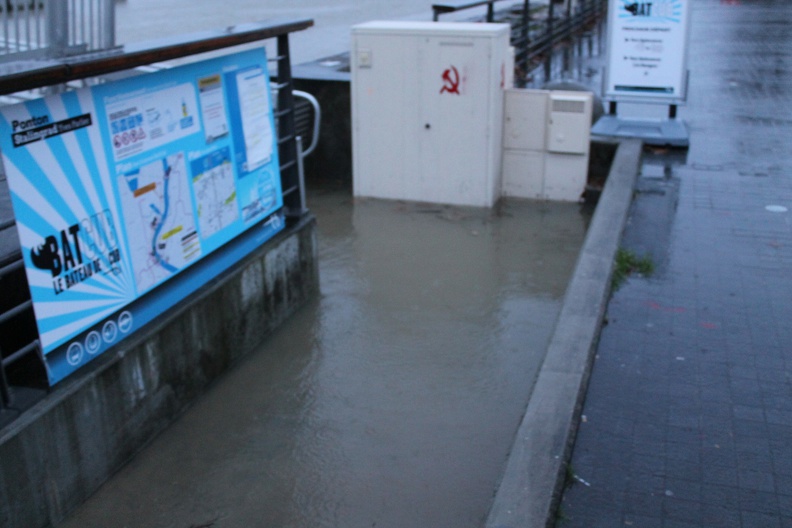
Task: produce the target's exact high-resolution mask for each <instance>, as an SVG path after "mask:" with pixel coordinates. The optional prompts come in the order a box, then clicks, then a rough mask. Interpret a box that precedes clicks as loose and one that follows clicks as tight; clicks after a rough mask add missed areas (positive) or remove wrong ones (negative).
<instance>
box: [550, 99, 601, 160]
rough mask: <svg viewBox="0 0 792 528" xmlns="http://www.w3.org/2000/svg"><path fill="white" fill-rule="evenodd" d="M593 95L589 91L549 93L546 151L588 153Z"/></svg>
mask: <svg viewBox="0 0 792 528" xmlns="http://www.w3.org/2000/svg"><path fill="white" fill-rule="evenodd" d="M591 106H592V96H591V94H590V93H588V92H551V93H550V115H549V118H548V123H547V135H548V138H547V139H548V141H547V150H548V152H559V153H564V154H588V151H589V141H590V137H591Z"/></svg>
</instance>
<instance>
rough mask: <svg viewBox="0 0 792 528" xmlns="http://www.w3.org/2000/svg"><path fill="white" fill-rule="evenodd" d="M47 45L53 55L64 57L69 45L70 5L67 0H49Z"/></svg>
mask: <svg viewBox="0 0 792 528" xmlns="http://www.w3.org/2000/svg"><path fill="white" fill-rule="evenodd" d="M46 13H47V46H48V48H49V54H50V56H51V57H62V56H64V55H65V54H66V48H67V47H68V46H69V6H68V5H67V2H66V0H47V3H46Z"/></svg>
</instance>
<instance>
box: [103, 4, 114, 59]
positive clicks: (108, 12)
mask: <svg viewBox="0 0 792 528" xmlns="http://www.w3.org/2000/svg"><path fill="white" fill-rule="evenodd" d="M102 9H103V11H102V29H103V33H102V41H101V44H100V45H101V47H102V49H110V48H112V47H113V46H115V30H116V16H115V2H114V0H103V5H102Z"/></svg>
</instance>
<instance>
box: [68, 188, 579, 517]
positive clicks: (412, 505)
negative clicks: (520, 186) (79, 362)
mask: <svg viewBox="0 0 792 528" xmlns="http://www.w3.org/2000/svg"><path fill="white" fill-rule="evenodd" d="M309 206H310V207H311V210H312V211H313V212H314V213H315V215H316V216H317V219H318V225H319V247H320V277H321V295H320V298H319V299H317V300H316V301H315V302H314V303H312V304H311V305H309V306H307V307H305V308H304V309H302V310H301V311H299V312H298V313H297V314H296V315H295V316H294V317H293V318H291V319H290V320H289V321H287V322H286V323H285V324H284V325H283V326H282V327H281V328H280V329H279V331H278V332H277V333H276V334H275V335H274V336H273V337H272V338H271V339H269V340H268V341H267V342H265V343H264V344H262V346H261V347H260V348H259V349H258V350H256V351H255V352H254V353H253V354H251V355H250V356H248V357H247V358H246V359H245V360H244V361H242V362H241V363H239V364H238V365H237V366H236V367H235V368H234V369H233V370H232V371H231V372H230V373H229V374H228V375H226V376H225V377H223V378H222V379H221V380H219V381H218V382H217V383H216V384H215V386H214V387H213V388H212V389H211V390H210V391H209V392H208V393H207V394H206V395H205V396H204V397H202V398H201V399H200V400H199V401H198V402H196V404H195V405H194V406H193V407H192V408H191V409H190V410H189V411H188V412H187V413H186V414H185V415H184V416H183V417H182V418H181V419H180V420H178V421H177V422H176V423H175V424H174V425H172V426H171V427H170V428H169V429H168V430H166V431H165V432H164V433H163V434H162V435H161V436H160V437H159V438H157V439H156V440H155V441H154V442H153V443H152V444H151V445H150V446H149V447H148V448H147V449H145V450H144V451H143V452H142V453H140V454H139V455H138V456H137V457H136V458H135V459H134V460H133V461H132V462H131V463H130V464H129V465H128V466H127V467H126V468H124V469H123V470H122V471H121V472H120V473H119V474H118V475H117V476H116V477H114V478H113V479H112V480H111V481H110V482H108V483H107V484H106V485H105V486H104V487H103V488H102V489H101V490H100V491H99V493H97V494H96V495H95V496H94V497H93V498H92V499H90V500H89V501H88V502H87V503H86V504H84V505H83V506H82V507H81V508H79V509H78V511H76V512H75V513H74V515H73V516H72V518H71V519H70V520H68V522H66V523H64V524H63V525H62V526H64V527H67V528H73V527H81V528H84V527H99V526H127V527H138V526H140V527H147V528H152V527H185V528H186V527H191V526H192V527H197V526H217V527H220V526H222V527H243V526H244V527H250V526H273V527H275V526H277V527H285V526H290V527H322V526H327V527H339V526H345V527H347V526H348V527H358V526H360V527H372V526H376V527H380V528H381V527H399V528H402V527H405V526H432V527H448V528H460V527H468V526H470V527H475V526H481V525H482V523H483V522H484V520H485V518H486V515H487V513H488V510H489V507H490V504H491V500H492V497H493V493H494V491H495V489H496V486H497V484H498V482H499V480H500V477H501V474H502V471H503V468H504V465H505V461H506V456H507V455H508V452H509V449H510V447H511V445H512V442H513V438H514V434H515V431H516V429H517V427H518V425H519V423H520V419H521V417H522V414H523V412H524V410H525V406H526V404H527V401H528V398H529V396H530V393H531V388H532V384H533V380H534V378H535V376H536V373H537V370H538V368H539V366H540V364H541V361H542V359H543V356H544V351H545V347H546V345H547V342H548V340H549V338H550V335H551V333H552V331H553V328H554V321H555V319H556V317H557V314H558V312H559V310H560V306H561V301H562V297H563V295H564V291H565V288H566V284H567V282H568V279H569V277H570V275H571V273H572V271H573V267H574V264H575V260H576V257H577V254H578V251H579V248H580V246H581V244H582V241H583V238H584V236H585V230H586V226H587V223H588V221H589V217H590V212H589V211H587V210H585V209H582V208H581V206H580V205H577V204H548V203H539V202H528V201H525V202H519V201H514V202H507V203H505V204H503V205H502V206H501V207H499V208H498V209H496V210H493V211H490V210H486V209H476V208H464V207H447V206H436V205H429V204H414V203H402V202H389V201H378V200H365V201H356V202H353V199H352V197H351V193H350V191H349V189H314V190H312V192H311V193H310V194H309Z"/></svg>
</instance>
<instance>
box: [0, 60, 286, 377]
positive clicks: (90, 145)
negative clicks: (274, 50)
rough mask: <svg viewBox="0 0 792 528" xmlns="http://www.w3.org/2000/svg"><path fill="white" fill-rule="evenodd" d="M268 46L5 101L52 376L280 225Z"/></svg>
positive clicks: (9, 170) (17, 204)
mask: <svg viewBox="0 0 792 528" xmlns="http://www.w3.org/2000/svg"><path fill="white" fill-rule="evenodd" d="M266 65H267V61H266V54H265V51H264V50H263V49H261V50H251V51H246V52H243V53H238V54H234V55H228V56H225V57H220V58H216V59H211V60H207V61H203V62H198V63H194V64H189V65H186V66H181V67H178V68H173V69H167V70H162V71H160V72H156V73H152V74H147V75H140V76H136V77H131V78H127V79H123V80H121V81H118V82H109V83H105V84H100V85H97V86H94V87H90V88H84V89H80V90H76V91H72V92H66V93H62V94H58V95H53V96H50V97H47V98H43V99H38V100H34V101H29V102H25V103H21V104H18V105H14V106H9V107H4V108H2V109H0V149H2V160H3V165H4V168H5V173H6V175H7V179H8V184H9V188H10V191H11V199H12V203H13V207H14V212H15V216H16V220H17V227H18V231H19V238H20V244H21V249H22V255H23V258H24V262H25V270H26V274H27V279H28V283H29V285H30V292H31V297H32V300H33V309H34V312H35V315H36V322H37V325H38V328H39V335H40V341H41V347H42V350H43V353H44V357H45V362H46V364H47V369H48V375H49V380H50V383H53V384H54V383H56V382H57V381H59V380H61V379H63V378H64V377H65V376H67V375H68V374H69V373H70V372H72V371H73V370H75V369H76V368H78V367H80V366H81V365H83V364H85V363H86V362H88V361H90V360H91V359H92V358H94V357H96V356H97V355H99V354H101V353H102V352H104V351H105V350H107V349H108V348H109V347H110V346H112V345H114V344H115V343H117V342H118V341H119V340H120V339H122V338H123V337H125V336H126V335H128V334H130V333H131V332H133V331H135V330H137V329H139V328H140V327H142V326H143V325H145V324H146V323H147V322H150V321H152V320H153V319H154V318H156V317H158V316H159V315H160V314H161V313H162V312H163V311H165V310H167V309H169V308H171V307H173V306H174V305H175V304H177V303H178V302H179V301H181V300H182V299H183V298H184V297H185V296H187V295H189V294H190V293H192V292H194V291H196V290H197V289H198V288H200V287H201V286H202V285H204V284H205V283H206V282H207V281H208V280H211V279H212V278H213V277H215V276H216V275H217V274H218V273H220V272H221V271H223V270H225V269H227V268H228V267H230V266H231V265H233V264H234V263H235V262H237V261H238V260H239V259H240V258H242V257H244V256H245V255H246V254H248V253H249V252H250V251H252V250H253V249H255V248H256V247H258V246H259V245H260V244H261V243H262V242H264V241H265V240H266V239H268V238H270V237H272V236H273V235H274V234H275V233H277V232H278V231H279V230H280V229H281V228H282V227H283V215H282V212H281V209H282V205H283V199H282V195H281V187H280V171H279V165H278V153H277V141H276V134H275V125H274V118H273V112H272V104H271V93H270V88H269V86H270V84H269V77H268V72H267V66H266Z"/></svg>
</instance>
